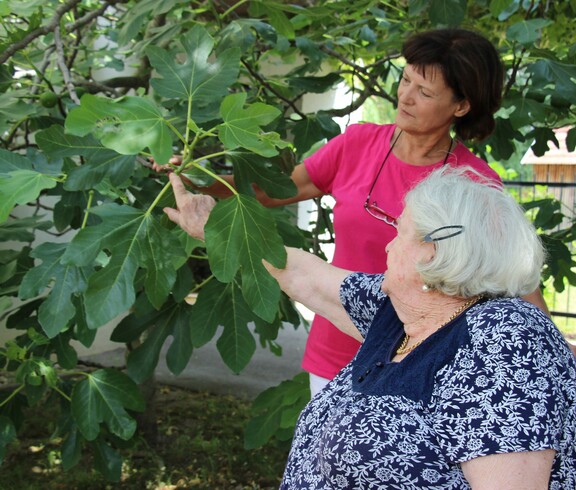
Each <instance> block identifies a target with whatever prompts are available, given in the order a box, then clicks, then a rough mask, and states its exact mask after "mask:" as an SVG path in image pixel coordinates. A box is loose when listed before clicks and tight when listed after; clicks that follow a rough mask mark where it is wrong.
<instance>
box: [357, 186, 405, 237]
mask: <svg viewBox="0 0 576 490" xmlns="http://www.w3.org/2000/svg"><path fill="white" fill-rule="evenodd" d="M370 192H372V191H370ZM364 209H365V210H366V211H368V214H369V215H370V216H373V217H374V218H376V219H379V220H380V221H384V223H386V224H387V225H390V226H393V227H394V228H398V220H397V219H396V218H394V216H392V215H390V214H388V213H387V212H386V211H384V210H383V209H380V208H379V207H378V204H377V203H376V201H374V202H373V203H370V194H368V197H367V198H366V201H365V202H364Z"/></svg>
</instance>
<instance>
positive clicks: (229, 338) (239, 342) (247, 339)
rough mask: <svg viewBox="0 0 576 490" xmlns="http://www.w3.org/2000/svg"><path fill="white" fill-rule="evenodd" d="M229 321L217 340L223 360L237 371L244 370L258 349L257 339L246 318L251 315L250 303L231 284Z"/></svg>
mask: <svg viewBox="0 0 576 490" xmlns="http://www.w3.org/2000/svg"><path fill="white" fill-rule="evenodd" d="M228 291H229V293H230V296H229V299H230V305H229V307H230V309H228V310H226V311H227V312H228V314H229V315H230V316H229V321H227V322H225V323H224V331H223V332H222V335H221V336H220V338H219V339H218V341H217V342H216V346H217V348H218V352H220V355H221V356H222V360H223V361H224V362H225V363H226V365H227V366H228V367H229V368H230V369H231V370H232V371H234V372H235V373H239V372H240V371H242V370H243V369H244V368H245V367H246V365H247V364H248V363H249V362H250V359H252V356H253V355H254V352H255V351H256V341H255V340H254V336H253V335H252V333H251V332H250V330H249V329H248V324H247V322H246V319H247V318H249V316H250V309H249V308H248V305H247V304H246V303H245V302H244V301H243V300H242V292H241V291H239V290H238V289H236V288H235V287H233V285H231V286H230V287H229V288H228Z"/></svg>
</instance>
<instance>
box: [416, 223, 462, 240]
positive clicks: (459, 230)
mask: <svg viewBox="0 0 576 490" xmlns="http://www.w3.org/2000/svg"><path fill="white" fill-rule="evenodd" d="M443 230H456V231H453V232H452V233H448V234H447V235H442V236H433V235H435V234H436V233H438V232H439V231H443ZM463 232H464V226H462V225H449V226H441V227H440V228H436V229H435V230H433V231H431V232H430V233H428V234H427V235H424V241H425V242H427V243H431V242H439V241H440V240H446V238H452V237H455V236H457V235H460V233H463Z"/></svg>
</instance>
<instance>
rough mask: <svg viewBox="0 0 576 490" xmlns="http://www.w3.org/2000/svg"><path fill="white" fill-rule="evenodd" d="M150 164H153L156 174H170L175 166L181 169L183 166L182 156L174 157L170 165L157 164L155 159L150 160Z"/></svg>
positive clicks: (169, 161)
mask: <svg viewBox="0 0 576 490" xmlns="http://www.w3.org/2000/svg"><path fill="white" fill-rule="evenodd" d="M150 162H151V163H152V170H154V172H170V171H172V170H173V167H174V166H177V167H179V166H180V165H182V155H172V158H170V160H168V163H165V164H163V165H159V164H158V163H156V162H155V161H154V159H153V158H151V159H150Z"/></svg>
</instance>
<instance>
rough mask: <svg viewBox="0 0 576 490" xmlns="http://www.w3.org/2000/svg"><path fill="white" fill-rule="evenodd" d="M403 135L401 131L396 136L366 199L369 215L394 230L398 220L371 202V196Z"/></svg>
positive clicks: (365, 207) (365, 206)
mask: <svg viewBox="0 0 576 490" xmlns="http://www.w3.org/2000/svg"><path fill="white" fill-rule="evenodd" d="M401 134H402V131H400V132H399V133H398V136H396V138H395V139H394V141H393V142H392V144H391V145H390V148H389V149H388V152H387V153H386V156H385V157H384V160H383V161H382V165H380V168H379V169H378V173H377V174H376V177H374V182H372V187H370V190H369V191H368V196H367V197H366V201H364V209H365V210H366V211H368V214H369V215H370V216H373V217H374V218H376V219H379V220H380V221H384V223H386V224H387V225H390V226H393V227H394V228H398V220H397V219H396V218H395V217H394V216H392V215H391V214H388V213H387V212H386V211H384V210H383V209H381V208H379V207H378V203H377V202H376V201H373V202H370V196H371V195H372V191H373V190H374V187H375V186H376V181H377V180H378V177H380V173H381V172H382V169H383V168H384V165H386V161H387V160H388V157H389V156H390V153H392V149H393V148H394V146H395V145H396V142H397V141H398V138H400V135H401Z"/></svg>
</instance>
